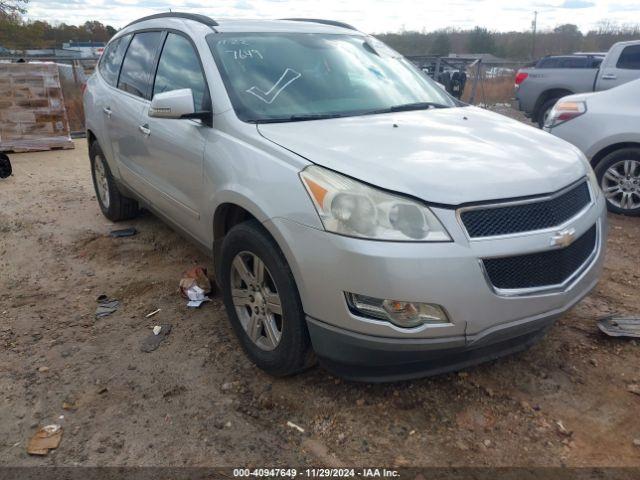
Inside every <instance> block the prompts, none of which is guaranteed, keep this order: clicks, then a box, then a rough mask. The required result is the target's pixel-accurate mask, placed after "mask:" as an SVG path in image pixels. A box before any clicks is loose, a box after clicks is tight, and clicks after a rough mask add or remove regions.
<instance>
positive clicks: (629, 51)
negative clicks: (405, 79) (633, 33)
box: [616, 45, 640, 70]
mask: <svg viewBox="0 0 640 480" xmlns="http://www.w3.org/2000/svg"><path fill="white" fill-rule="evenodd" d="M616 67H618V68H624V69H627V70H640V45H631V46H629V47H624V50H622V53H621V54H620V58H618V64H617V65H616Z"/></svg>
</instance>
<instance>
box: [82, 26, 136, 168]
mask: <svg viewBox="0 0 640 480" xmlns="http://www.w3.org/2000/svg"><path fill="white" fill-rule="evenodd" d="M131 37H132V35H124V36H122V37H120V38H117V39H115V40H113V41H112V42H110V43H109V45H108V46H107V48H106V49H105V52H104V53H103V55H102V57H101V58H100V63H99V64H98V69H97V70H98V72H97V76H98V77H99V78H100V79H101V80H102V82H100V81H96V85H97V86H98V88H97V89H96V93H95V95H94V100H93V102H94V108H93V109H87V114H91V115H92V118H91V123H92V124H93V125H94V133H96V134H97V135H98V141H99V142H100V146H101V147H102V151H103V153H104V154H105V155H106V157H107V159H108V160H114V159H115V155H114V152H113V149H112V146H111V143H112V139H111V129H112V128H113V126H114V124H113V115H112V112H113V109H112V107H111V105H112V103H113V96H114V94H115V95H117V94H118V92H117V90H116V87H117V85H118V75H119V73H120V66H121V65H122V60H123V58H124V54H125V52H126V51H127V47H128V46H129V42H130V41H131ZM111 166H112V168H114V167H115V168H117V160H114V161H113V163H112V165H111Z"/></svg>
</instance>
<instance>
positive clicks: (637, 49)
mask: <svg viewBox="0 0 640 480" xmlns="http://www.w3.org/2000/svg"><path fill="white" fill-rule="evenodd" d="M612 57H613V58H614V59H615V58H617V61H615V64H610V62H607V64H606V65H604V64H603V66H602V68H601V69H600V77H599V78H598V88H597V90H607V89H609V88H613V87H617V86H618V85H622V84H624V83H627V82H630V81H631V80H635V79H637V78H640V45H626V46H622V47H621V51H620V54H619V55H617V56H616V55H615V54H614V55H613V56H612Z"/></svg>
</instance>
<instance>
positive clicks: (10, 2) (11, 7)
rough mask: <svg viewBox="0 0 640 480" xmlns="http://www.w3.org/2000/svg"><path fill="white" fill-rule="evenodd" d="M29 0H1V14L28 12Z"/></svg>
mask: <svg viewBox="0 0 640 480" xmlns="http://www.w3.org/2000/svg"><path fill="white" fill-rule="evenodd" d="M27 3H29V0H0V16H11V15H15V14H16V13H26V12H27V9H26V6H27Z"/></svg>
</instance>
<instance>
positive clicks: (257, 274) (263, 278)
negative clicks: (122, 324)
mask: <svg viewBox="0 0 640 480" xmlns="http://www.w3.org/2000/svg"><path fill="white" fill-rule="evenodd" d="M231 297H232V300H233V305H234V306H235V309H236V313H237V314H238V318H239V319H240V323H241V325H242V328H243V329H244V331H245V332H246V333H247V336H248V337H249V338H250V339H251V341H252V342H253V343H254V344H256V345H257V346H258V347H259V348H260V349H262V350H266V351H271V350H274V349H275V348H276V347H277V346H278V344H279V343H280V339H281V338H282V327H283V317H282V302H281V301H280V296H279V295H278V290H277V287H276V284H275V282H274V280H273V277H272V275H271V273H270V272H269V269H268V268H267V267H266V265H265V264H264V262H263V261H262V260H261V259H260V258H259V257H258V256H257V255H255V254H254V253H251V252H247V251H244V252H240V253H238V254H237V255H236V256H235V258H234V259H233V262H232V263H231Z"/></svg>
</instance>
